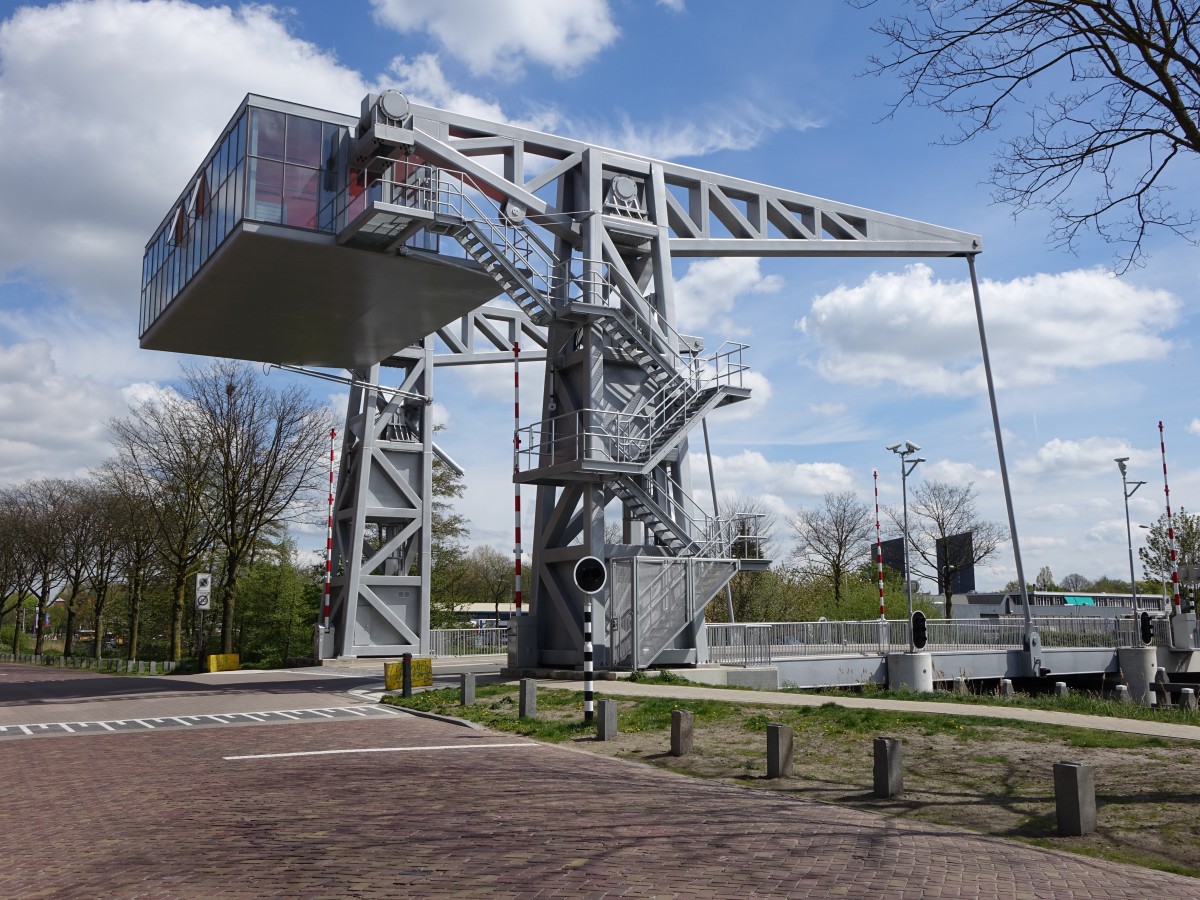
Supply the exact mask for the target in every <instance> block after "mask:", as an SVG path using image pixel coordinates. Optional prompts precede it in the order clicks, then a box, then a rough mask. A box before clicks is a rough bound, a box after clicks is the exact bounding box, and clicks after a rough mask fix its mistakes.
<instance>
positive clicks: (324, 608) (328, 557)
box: [321, 428, 337, 633]
mask: <svg viewBox="0 0 1200 900" xmlns="http://www.w3.org/2000/svg"><path fill="white" fill-rule="evenodd" d="M336 438H337V429H336V428H330V429H329V518H328V520H327V521H326V523H325V596H324V599H323V601H322V603H321V618H322V621H323V627H324V630H325V632H326V633H328V631H329V582H330V579H331V578H332V577H333V442H334V440H335V439H336Z"/></svg>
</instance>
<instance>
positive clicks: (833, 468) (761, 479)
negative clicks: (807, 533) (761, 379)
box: [692, 450, 862, 509]
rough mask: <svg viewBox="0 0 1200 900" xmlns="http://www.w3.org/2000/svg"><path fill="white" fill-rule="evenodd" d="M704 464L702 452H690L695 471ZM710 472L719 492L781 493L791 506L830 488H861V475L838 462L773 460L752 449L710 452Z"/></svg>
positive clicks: (811, 498) (742, 493) (819, 495)
mask: <svg viewBox="0 0 1200 900" xmlns="http://www.w3.org/2000/svg"><path fill="white" fill-rule="evenodd" d="M705 465H706V462H705V460H704V458H703V457H702V456H693V461H692V466H693V469H694V470H695V471H697V472H700V471H703V469H702V468H699V467H701V466H705ZM713 474H714V476H715V478H716V481H717V484H719V485H720V486H721V490H722V492H724V491H731V492H733V493H736V494H740V495H742V496H746V497H757V496H758V495H760V494H765V493H771V494H774V495H776V496H780V497H782V498H783V499H784V502H785V503H786V504H787V505H788V506H789V507H791V508H792V509H794V508H795V507H797V506H800V505H802V504H804V503H810V502H812V501H813V500H815V499H818V498H820V497H822V496H824V495H825V494H826V493H828V492H830V491H834V492H837V491H847V490H855V489H859V488H862V485H861V484H859V482H860V481H861V479H859V478H858V477H857V476H856V475H855V474H854V473H853V472H852V471H851V470H850V469H849V468H847V467H846V466H844V465H842V464H841V463H835V462H813V463H797V462H793V461H792V460H782V461H773V460H768V459H767V458H766V457H765V456H763V455H762V454H761V453H758V452H757V451H753V450H743V451H742V452H741V453H739V454H737V455H735V456H717V455H714V456H713Z"/></svg>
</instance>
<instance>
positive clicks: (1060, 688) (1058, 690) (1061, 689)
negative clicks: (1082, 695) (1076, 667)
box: [1054, 681, 1067, 697]
mask: <svg viewBox="0 0 1200 900" xmlns="http://www.w3.org/2000/svg"><path fill="white" fill-rule="evenodd" d="M1054 696H1055V697H1065V696H1067V683H1066V682H1065V681H1056V682H1054Z"/></svg>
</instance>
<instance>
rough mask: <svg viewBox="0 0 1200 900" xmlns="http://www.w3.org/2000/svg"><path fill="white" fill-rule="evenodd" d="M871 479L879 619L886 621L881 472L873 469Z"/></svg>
mask: <svg viewBox="0 0 1200 900" xmlns="http://www.w3.org/2000/svg"><path fill="white" fill-rule="evenodd" d="M871 477H872V478H873V479H874V480H875V566H876V569H877V571H878V575H879V618H881V619H886V618H887V616H886V615H885V614H884V604H883V541H882V540H881V539H880V536H879V470H878V469H872V470H871Z"/></svg>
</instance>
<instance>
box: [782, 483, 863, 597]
mask: <svg viewBox="0 0 1200 900" xmlns="http://www.w3.org/2000/svg"><path fill="white" fill-rule="evenodd" d="M874 525H875V519H874V517H873V515H872V510H871V508H870V507H869V506H868V505H867V504H866V503H864V502H863V501H861V500H859V499H858V497H856V496H855V495H854V493H853V492H852V491H843V492H841V493H828V494H826V495H825V496H824V497H823V498H822V499H821V504H820V505H819V506H815V507H813V508H811V509H801V510H800V512H798V513H797V514H796V517H795V518H794V519H793V520H792V532H793V533H794V534H795V536H796V549H795V552H794V556H795V559H796V563H797V567H798V569H799V571H800V572H801V573H803V574H804V575H808V576H810V577H819V578H824V579H826V580H828V581H829V583H830V584H831V585H832V586H833V602H834V606H840V605H841V602H842V586H843V583H844V581H845V578H846V575H847V574H849V573H850V571H851V570H852V569H853V568H854V567H855V565H856V563H857V562H858V561H859V559H860V558H862V557H863V556H864V555H865V553H866V549H867V539H868V537H869V536H870V533H871V529H872V528H873V527H874Z"/></svg>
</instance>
